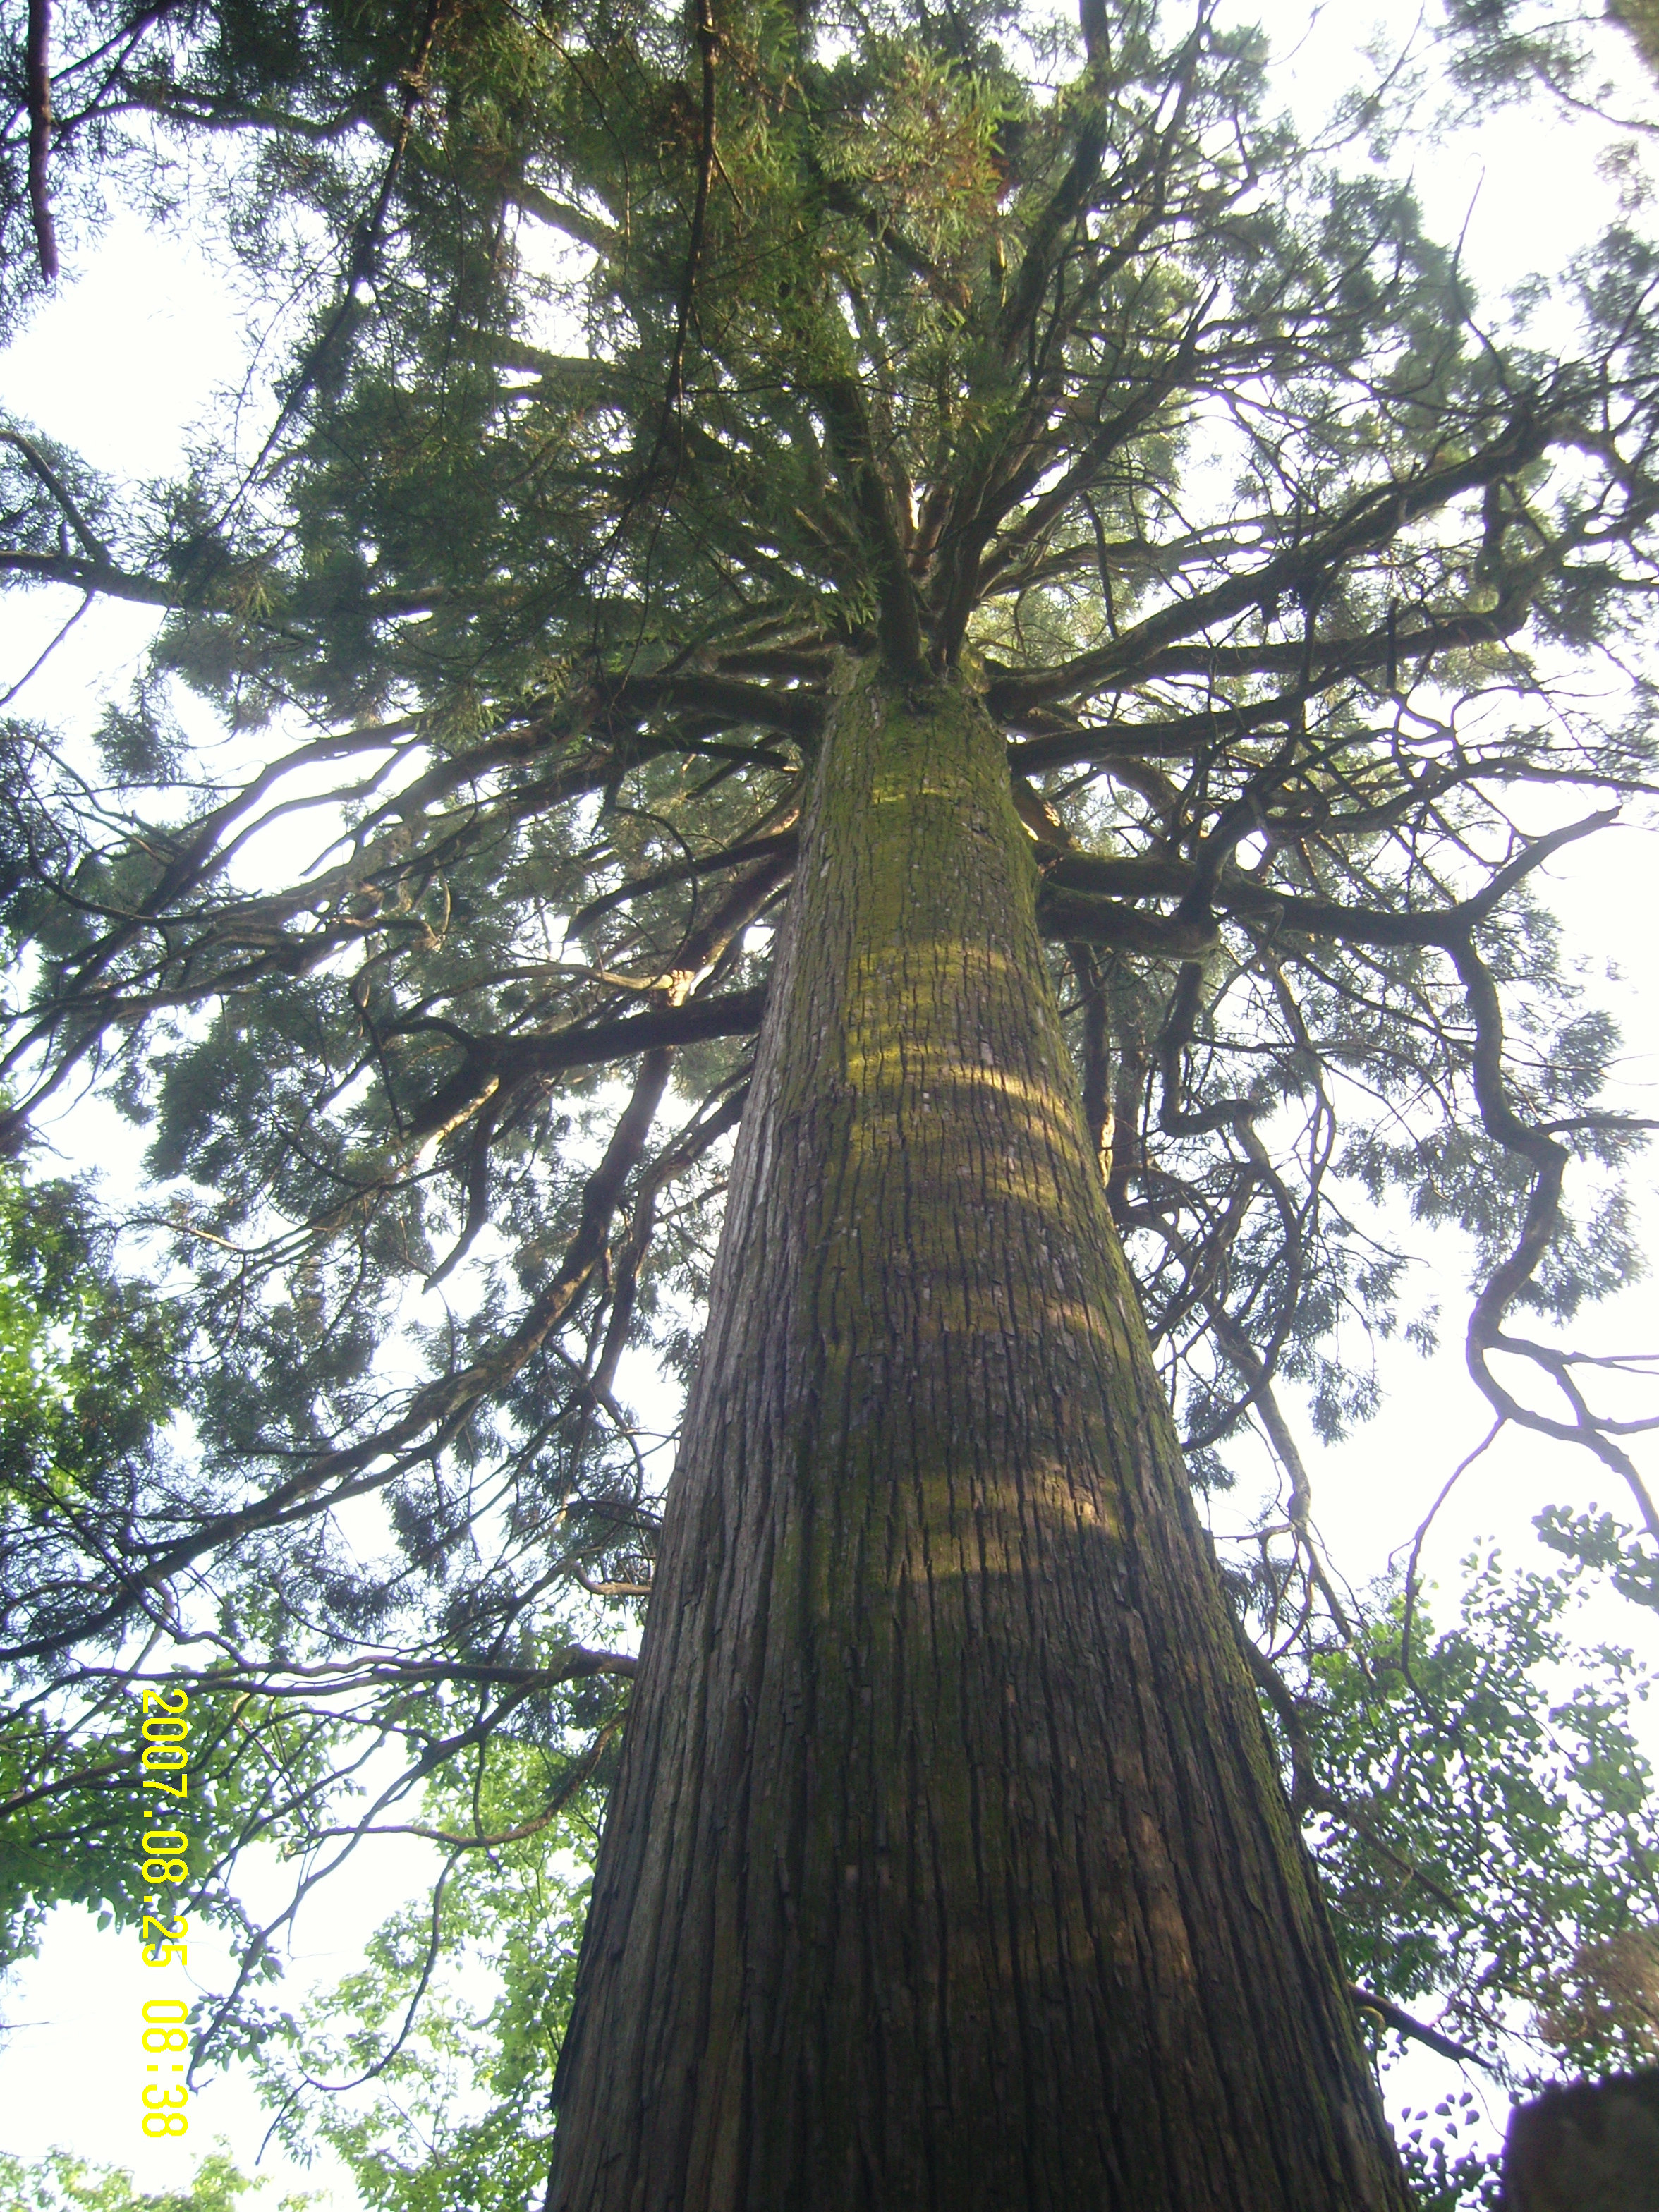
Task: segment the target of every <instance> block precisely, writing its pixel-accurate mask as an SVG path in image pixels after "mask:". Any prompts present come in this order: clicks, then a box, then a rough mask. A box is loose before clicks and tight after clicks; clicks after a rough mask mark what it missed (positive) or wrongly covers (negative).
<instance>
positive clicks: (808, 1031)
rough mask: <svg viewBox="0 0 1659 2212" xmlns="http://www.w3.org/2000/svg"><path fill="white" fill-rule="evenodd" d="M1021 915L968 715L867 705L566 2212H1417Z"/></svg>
mask: <svg viewBox="0 0 1659 2212" xmlns="http://www.w3.org/2000/svg"><path fill="white" fill-rule="evenodd" d="M1035 899H1036V871H1035V868H1034V866H1033V863H1032V860H1031V858H1030V851H1029V846H1028V841H1027V839H1026V837H1025V836H1024V831H1023V829H1021V827H1020V825H1019V823H1018V817H1017V816H1016V815H1015V812H1014V810H1013V806H1012V800H1011V798H1010V794H1009V786H1008V774H1007V764H1006V750H1005V748H1004V746H1003V744H1002V741H1001V739H1000V736H999V734H998V732H996V730H995V729H994V726H993V724H992V723H991V721H990V720H989V719H988V717H987V715H986V714H985V713H984V711H983V709H982V708H981V706H980V704H979V703H978V702H976V701H975V700H974V699H972V698H971V697H969V696H967V695H966V694H965V693H964V692H963V691H962V690H959V689H957V688H955V687H954V686H940V687H938V688H937V689H934V690H930V691H927V692H925V693H924V692H919V691H915V690H912V691H911V692H909V693H908V695H905V694H902V693H896V692H894V691H893V690H890V689H884V686H883V684H882V683H881V680H880V678H879V677H878V674H877V673H876V672H875V671H873V670H872V669H871V668H870V667H868V666H867V665H866V666H863V667H852V666H849V667H848V669H847V670H845V671H843V672H842V677H841V678H840V679H839V690H838V695H837V698H836V703H835V706H834V709H833V711H832V714H831V717H830V721H829V730H828V734H827V737H826V739H825V743H824V746H823V752H822V755H821V758H820V761H819V764H818V768H817V776H816V781H815V787H814V792H813V796H812V799H811V806H810V810H809V813H808V817H807V820H806V823H805V827H804V829H803V833H802V839H801V851H800V859H799V865H798V868H797V872H796V879H795V892H794V904H793V908H792V911H791V915H790V919H789V922H788V925H787V929H786V931H785V933H784V939H783V943H782V944H781V948H780V952H779V957H778V964H777V968H776V971H775V979H774V981H773V983H772V986H771V989H770V993H769V1000H768V1010H767V1013H766V1018H765V1021H764V1024H763V1030H762V1036H761V1042H760V1047H759V1052H758V1057H757V1066H756V1072H755V1075H754V1079H753V1084H752V1088H751V1091H750V1101H749V1105H748V1109H747V1110H746V1112H745V1115H744V1122H743V1129H742V1134H741V1137H740V1140H739V1145H738V1158H737V1160H736V1163H735V1164H734V1169H733V1179H732V1195H731V1200H730V1204H729V1209H728V1212H727V1218H726V1231H725V1235H724V1238H723V1241H722V1246H721V1251H720V1259H719V1261H718V1264H717V1267H716V1270H715V1274H714V1285H713V1291H712V1296H711V1304H710V1315H709V1322H708V1335H707V1339H706V1340H705V1345H704V1349H703V1355H702V1364H701V1367H700V1370H699V1373H698V1376H697V1379H696V1383H695V1385H694V1388H693V1390H692V1395H691V1401H690V1407H689V1408H688V1413H687V1420H686V1429H685V1440H684V1447H683V1449H682V1455H681V1460H680V1464H679V1467H678V1470H677V1473H676V1474H675V1477H674V1481H673V1485H672V1487H671V1492H670V1498H669V1502H668V1508H667V1514H666V1518H665V1527H664V1531H663V1537H662V1542H661V1547H660V1551H659V1562H658V1567H657V1573H656V1580H655V1595H653V1600H652V1608H651V1613H650V1619H649V1623H648V1626H647V1632H646V1638H645V1644H644V1650H643V1652H642V1654H641V1674H640V1680H639V1684H638V1688H637V1691H636V1694H635V1702H634V1705H633V1708H632V1711H631V1713H630V1717H629V1723H628V1733H627V1741H626V1746H625V1750H624V1754H623V1765H622V1770H621V1773H620V1777H619V1779H618V1783H617V1790H616V1793H615V1796H614V1798H613V1801H612V1804H611V1813H610V1816H609V1820H608V1822H607V1826H606V1830H605V1841H604V1845H603V1848H602V1851H601V1856H600V1861H599V1871H598V1875H597V1880H596V1884H595V1889H594V1897H593V1905H592V1913H591V1917H590V1919H589V1923H588V1929H587V1936H586V1944H585V1947H584V1950H583V1954H582V1960H581V1966H580V1975H579V1981H578V1990H577V1999H576V2007H575V2012H574V2018H573V2021H572V2024H571V2027H570V2032H569V2034H568V2039H567V2041H566V2045H565V2049H564V2055H563V2057H562V2063H561V2068H560V2075H559V2083H558V2095H559V2099H560V2118H559V2127H558V2134H557V2138H556V2146H555V2162H554V2172H553V2176H552V2181H551V2186H550V2194H549V2199H548V2203H549V2208H550V2212H613V2208H615V2212H621V2208H623V2207H627V2208H629V2212H739V2208H741V2212H781V2208H783V2207H786V2206H787V2207H788V2208H789V2212H830V2208H834V2212H851V2208H868V2212H910V2208H918V2212H920V2208H924V2207H925V2208H928V2212H1339V2209H1340V2212H1373V2208H1375V2209H1376V2212H1382V2208H1388V2212H1403V2207H1404V2205H1405V2203H1406V2201H1407V2200H1406V2197H1405V2194H1404V2190H1403V2186H1402V2184H1401V2179H1400V2175H1399V2169H1398V2166H1397V2162H1396V2160H1395V2154H1394V2152H1393V2149H1392V2147H1391V2145H1390V2143H1389V2139H1388V2136H1387V2132H1386V2129H1385V2127H1384V2124H1383V2118H1382V2114H1381V2111H1380V2106H1379V2102H1378V2100H1377V2098H1376V2093H1375V2090H1374V2087H1373V2086H1372V2084H1371V2082H1370V2077H1369V2075H1368V2072H1367V2069H1366V2067H1365V2063H1364V2057H1363V2056H1362V2054H1361V2051H1360V2049H1359V2046H1358V2041H1357V2039H1356V2034H1355V2029H1354V2026H1353V2022H1352V2001H1351V1999H1350V1997H1349V1995H1348V1992H1347V1989H1346V1982H1345V1978H1344V1976H1343V1973H1342V1971H1341V1968H1340V1964H1339V1962H1338V1960H1337V1956H1336V1954H1335V1950H1334V1946H1333V1943H1332V1942H1331V1939H1330V1936H1329V1935H1328V1930H1327V1928H1326V1925H1325V1922H1324V1919H1323V1917H1322V1911H1321V1908H1320V1905H1319V1901H1318V1898H1317V1894H1316V1887H1315V1881H1314V1877H1313V1875H1312V1872H1311V1869H1310V1865H1309V1863H1308V1862H1307V1860H1306V1858H1305V1856H1304V1852H1303V1850H1302V1848H1301V1845H1300V1843H1299V1840H1298V1838H1297V1834H1296V1831H1295V1827H1294V1824H1293V1822H1292V1820H1291V1815H1290V1812H1289V1808H1288V1807H1287V1805H1286V1803H1285V1797H1284V1794H1283V1791H1282V1790H1281V1788H1280V1785H1279V1778H1278V1775H1277V1772H1276V1770H1275V1768H1274V1765H1273V1758H1272V1754H1271V1753H1270V1750H1269V1747H1268V1744H1267V1736H1266V1733H1265V1730H1264V1729H1263V1727H1262V1725H1261V1718H1260V1716H1259V1713H1258V1712H1257V1711H1256V1709H1255V1704H1254V1699H1253V1694H1252V1692H1251V1690H1250V1688H1249V1683H1248V1680H1247V1679H1246V1676H1245V1674H1244V1671H1243V1663H1242V1662H1241V1660H1240V1657H1239V1656H1238V1653H1237V1647H1236V1643H1235V1638H1234V1631H1233V1627H1232V1625H1231V1620H1230V1619H1229V1617H1228V1614H1227V1612H1226V1609H1225V1601H1224V1599H1223V1597H1222V1595H1221V1592H1220V1589H1219V1586H1218V1581H1217V1578H1216V1576H1215V1573H1214V1571H1213V1568H1212V1562H1211V1559H1210V1556H1209V1553H1208V1549H1207V1546H1206V1542H1205V1540H1204V1537H1203V1535H1202V1532H1201V1531H1200V1528H1199V1526H1198V1523H1197V1521H1196V1518H1195V1516H1194V1512H1193V1510H1192V1507H1191V1504H1190V1501H1189V1498H1188V1492H1187V1487H1186V1482H1185V1477H1184V1473H1183V1470H1182V1465H1181V1462H1180V1458H1179V1455H1178V1451H1177V1447H1176V1440H1175V1436H1174V1431H1173V1428H1172V1426H1171V1424H1170V1417H1169V1413H1168V1410H1167V1407H1166V1406H1165V1404H1164V1398H1163V1395H1162V1392H1161V1390H1160V1388H1159V1385H1158V1377H1157V1375H1156V1372H1155V1370H1154V1368H1153V1365H1152V1358H1151V1354H1150V1351H1149V1348H1148V1345H1147V1340H1146V1331H1145V1328H1144V1325H1143V1323H1142V1321H1141V1318H1140V1315H1139V1310H1138V1308H1137V1306H1136V1304H1135V1297H1134V1291H1133V1287H1132V1285H1131V1283H1130V1279H1129V1276H1128V1274H1127V1270H1126V1268H1125V1266H1124V1263H1123V1260H1122V1257H1121V1252H1120V1251H1119V1249H1118V1247H1117V1244H1116V1242H1115V1237H1114V1234H1113V1231H1112V1230H1111V1227H1110V1224H1109V1218H1108V1216H1107V1212H1106V1205H1105V1197H1104V1193H1103V1188H1102V1185H1101V1178H1100V1172H1099V1168H1098V1165H1097V1162H1096V1160H1095V1158H1094V1157H1093V1152H1092V1147H1091V1143H1090V1140H1089V1138H1088V1136H1087V1134H1086V1133H1085V1128H1084V1126H1083V1121H1082V1118H1081V1115H1080V1114H1079V1108H1078V1103H1077V1099H1076V1096H1075V1088H1074V1085H1073V1077H1072V1071H1071V1067H1070V1065H1069V1062H1068V1060H1067V1056H1066V1048H1065V1044H1064V1042H1063V1038H1062V1036H1061V1032H1060V1023H1059V1018H1058V1014H1057V1012H1056V1009H1055V1006H1054V1000H1053V996H1052V994H1051V992H1050V990H1049V987H1048V979H1047V975H1046V973H1045V970H1044V967H1043V963H1042V953H1041V950H1040V946H1039V942H1038V939H1037V935H1036V926H1035V920H1034V908H1035Z"/></svg>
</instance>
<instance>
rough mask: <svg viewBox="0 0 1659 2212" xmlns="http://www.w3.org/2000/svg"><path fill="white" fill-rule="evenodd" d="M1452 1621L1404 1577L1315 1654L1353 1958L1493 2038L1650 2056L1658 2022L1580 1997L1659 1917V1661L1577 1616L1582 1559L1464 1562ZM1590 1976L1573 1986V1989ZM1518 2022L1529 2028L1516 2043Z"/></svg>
mask: <svg viewBox="0 0 1659 2212" xmlns="http://www.w3.org/2000/svg"><path fill="white" fill-rule="evenodd" d="M1464 1571H1465V1581H1464V1585H1463V1589H1462V1594H1461V1601H1460V1605H1459V1614H1458V1619H1457V1620H1456V1621H1455V1624H1454V1625H1452V1626H1447V1627H1444V1628H1440V1629H1437V1628H1436V1626H1435V1625H1434V1623H1433V1621H1432V1620H1431V1617H1430V1615H1429V1613H1428V1611H1427V1608H1426V1606H1425V1602H1424V1600H1423V1597H1422V1595H1420V1594H1419V1595H1418V1596H1417V1597H1416V1599H1415V1601H1413V1602H1412V1603H1411V1605H1410V1607H1409V1616H1408V1610H1407V1592H1406V1591H1405V1590H1404V1589H1401V1588H1400V1587H1399V1586H1398V1585H1396V1586H1395V1588H1394V1589H1392V1590H1391V1591H1390V1592H1389V1593H1387V1602H1386V1604H1385V1606H1384V1607H1383V1609H1382V1610H1381V1611H1380V1612H1379V1613H1377V1614H1376V1617H1375V1618H1374V1619H1373V1620H1371V1621H1370V1623H1369V1624H1368V1625H1367V1626H1366V1627H1365V1629H1364V1631H1363V1632H1362V1633H1360V1634H1359V1635H1358V1637H1357V1638H1355V1640H1354V1641H1353V1642H1352V1644H1332V1645H1331V1646H1330V1647H1329V1648H1328V1649H1327V1650H1323V1651H1322V1652H1320V1653H1318V1654H1316V1656H1314V1657H1313V1659H1312V1660H1311V1662H1310V1668H1309V1674H1308V1679H1307V1682H1306V1686H1305V1696H1304V1699H1303V1701H1302V1703H1301V1705H1300V1708H1299V1721H1300V1725H1301V1727H1302V1728H1303V1729H1304V1731H1305V1738H1306V1748H1307V1753H1308V1754H1309V1756H1310V1759H1311V1762H1312V1765H1313V1768H1314V1769H1315V1771H1316V1772H1317V1774H1318V1776H1319V1778H1320V1789H1321V1795H1320V1796H1319V1798H1318V1799H1317V1801H1316V1803H1314V1804H1310V1806H1309V1808H1308V1809H1309V1811H1310V1814H1312V1816H1313V1819H1314V1826H1315V1833H1316V1851H1317V1854H1318V1857H1319V1861H1320V1864H1321V1867H1322V1870H1323V1873H1324V1875H1325V1878H1326V1883H1327V1892H1328V1896H1329V1898H1330V1899H1331V1902H1332V1905H1333V1907H1334V1911H1335V1914H1336V1918H1337V1926H1338V1931H1339V1936H1340V1941H1341V1943H1342V1946H1343V1949H1344V1954H1345V1956H1346V1960H1347V1962H1348V1966H1349V1969H1350V1972H1352V1975H1353V1977H1354V1978H1355V1979H1356V1981H1358V1982H1359V1983H1360V1984H1363V1985H1364V1986H1365V1987H1367V1988H1370V1989H1373V1990H1376V1992H1377V1993H1378V1994H1379V1995H1381V1996H1389V1997H1392V1998H1393V1999H1395V2001H1396V2002H1399V2003H1401V2004H1402V2005H1405V2006H1407V2008H1411V2007H1413V2005H1420V2003H1421V2002H1422V2001H1423V2000H1424V1999H1425V1998H1429V1999H1432V2000H1437V2001H1439V2002H1441V2003H1443V2008H1444V2009H1443V2012H1442V2013H1441V2015H1440V2017H1441V2020H1442V2024H1443V2027H1444V2029H1445V2032H1446V2033H1449V2034H1451V2035H1453V2036H1454V2037H1456V2038H1460V2039H1464V2040H1466V2041H1470V2042H1473V2043H1474V2045H1475V2046H1476V2047H1477V2048H1478V2049H1480V2050H1482V2051H1504V2050H1505V2049H1506V2048H1508V2049H1510V2050H1513V2049H1515V2048H1517V2047H1519V2048H1524V2047H1525V2046H1526V2045H1528V2044H1530V2045H1531V2048H1532V2051H1533V2052H1534V2054H1535V2055H1534V2060H1533V2062H1532V2063H1533V2064H1534V2066H1536V2065H1537V2064H1538V2063H1539V2062H1540V2061H1542V2063H1543V2064H1544V2066H1545V2068H1546V2069H1548V2068H1549V2067H1550V2066H1551V2065H1552V2064H1553V2063H1562V2062H1565V2063H1566V2064H1567V2065H1568V2066H1570V2067H1571V2069H1574V2070H1575V2071H1578V2070H1583V2071H1591V2072H1593V2071H1596V2070H1602V2069H1607V2068H1611V2067H1618V2066H1620V2065H1628V2064H1631V2063H1646V2061H1647V2059H1648V2058H1649V2057H1650V2044H1649V2041H1648V2037H1649V2035H1650V2029H1649V2028H1648V2027H1645V2026H1644V2023H1643V2021H1641V2020H1640V2019H1639V2018H1638V2017H1637V2016H1636V2015H1630V2014H1628V2013H1626V2014H1624V2015H1621V2014H1620V2013H1619V2012H1618V2010H1617V2008H1610V2007H1608V2006H1607V2005H1601V2006H1599V2007H1598V2006H1596V2005H1595V2004H1587V2003H1585V2002H1583V1987H1582V1985H1583V1981H1584V1978H1585V1975H1586V1973H1587V1972H1593V1969H1594V1966H1595V1959H1596V1956H1597V1954H1598V1947H1604V1946H1607V1945H1608V1944H1613V1945H1614V1946H1615V1947H1617V1946H1618V1945H1619V1944H1620V1942H1624V1941H1626V1940H1627V1939H1629V1938H1630V1937H1631V1936H1632V1935H1637V1936H1641V1935H1642V1934H1643V1932H1644V1931H1645V1930H1646V1929H1659V1797H1656V1794H1655V1791H1654V1787H1653V1776H1652V1772H1651V1769H1650V1765H1649V1763H1648V1761H1647V1759H1645V1757H1644V1755H1643V1753H1642V1751H1641V1749H1640V1747H1639V1741H1638V1708H1639V1707H1640V1706H1641V1705H1643V1704H1644V1702H1645V1701H1646V1699H1648V1698H1649V1696H1650V1694H1651V1692H1652V1690H1653V1687H1654V1685H1655V1681H1656V1679H1659V1677H1656V1676H1655V1674H1653V1673H1652V1672H1651V1671H1650V1669H1648V1668H1644V1667H1642V1666H1640V1665H1638V1662H1637V1661H1636V1660H1635V1658H1634V1656H1632V1653H1631V1652H1630V1651H1629V1650H1624V1649H1622V1648H1620V1647H1617V1646H1613V1645H1610V1644H1592V1645H1588V1646H1587V1645H1584V1644H1581V1643H1580V1642H1579V1641H1578V1640H1577V1638H1576V1637H1575V1635H1574V1632H1573V1629H1574V1623H1575V1620H1576V1617H1577V1615H1578V1614H1580V1613H1582V1612H1583V1608H1584V1606H1585V1604H1586V1602H1587V1601H1588V1599H1589V1595H1590V1593H1591V1591H1592V1590H1593V1589H1594V1587H1595V1579H1594V1577H1593V1576H1592V1575H1591V1574H1590V1572H1589V1571H1587V1570H1585V1569H1584V1568H1583V1567H1573V1568H1570V1569H1568V1570H1567V1571H1565V1572H1563V1573H1561V1574H1559V1575H1542V1574H1539V1573H1537V1572H1535V1571H1509V1570H1506V1569H1505V1568H1504V1565H1503V1563H1502V1561H1501V1559H1500V1558H1499V1556H1498V1553H1497V1552H1496V1550H1486V1551H1485V1552H1482V1553H1475V1554H1473V1555H1471V1557H1470V1558H1469V1559H1468V1560H1467V1561H1466V1562H1465V1563H1464ZM1573 1988H1578V1989H1579V1990H1580V2000H1579V2002H1577V2004H1576V2006H1575V2005H1573V2004H1571V2003H1569V2002H1566V2001H1565V1993H1566V1992H1568V1991H1569V1990H1571V1989H1573ZM1517 2037H1518V2038H1519V2039H1520V2045H1518V2046H1517V2045H1512V2044H1510V2043H1508V2042H1507V2039H1510V2038H1517Z"/></svg>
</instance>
